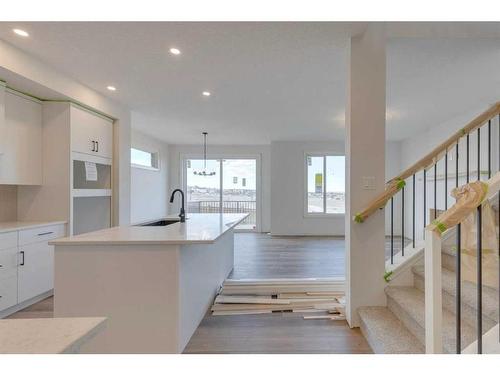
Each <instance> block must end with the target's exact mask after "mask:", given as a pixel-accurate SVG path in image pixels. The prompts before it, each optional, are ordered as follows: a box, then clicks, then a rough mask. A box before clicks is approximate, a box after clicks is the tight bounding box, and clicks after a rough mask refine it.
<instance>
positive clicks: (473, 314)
mask: <svg viewBox="0 0 500 375" xmlns="http://www.w3.org/2000/svg"><path fill="white" fill-rule="evenodd" d="M413 276H414V279H413V280H414V282H413V284H414V286H415V288H417V289H419V290H420V291H422V292H424V293H425V283H424V279H423V278H422V277H420V275H417V274H414V275H413ZM442 301H443V307H444V308H445V309H446V310H448V311H450V312H452V313H453V314H455V296H454V295H452V294H450V293H447V292H446V291H444V290H443V294H442ZM461 312H462V321H464V322H466V323H468V324H470V325H471V326H475V325H476V320H477V310H476V307H475V306H470V305H468V304H466V303H464V302H463V301H462V310H461ZM496 324H497V323H496V322H495V321H493V320H492V319H490V318H489V317H488V316H487V315H484V314H483V333H486V332H487V331H489V330H490V329H491V328H493V327H494V326H495V325H496Z"/></svg>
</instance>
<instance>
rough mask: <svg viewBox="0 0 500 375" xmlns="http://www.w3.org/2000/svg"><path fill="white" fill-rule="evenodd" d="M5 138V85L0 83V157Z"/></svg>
mask: <svg viewBox="0 0 500 375" xmlns="http://www.w3.org/2000/svg"><path fill="white" fill-rule="evenodd" d="M4 138H5V83H4V82H2V81H0V157H2V154H3V152H4V143H5V142H4Z"/></svg>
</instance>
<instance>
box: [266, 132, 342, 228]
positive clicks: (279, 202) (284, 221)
mask: <svg viewBox="0 0 500 375" xmlns="http://www.w3.org/2000/svg"><path fill="white" fill-rule="evenodd" d="M309 152H310V153H316V152H318V153H325V154H338V155H344V142H343V141H337V142H272V143H271V197H272V199H271V234H273V235H330V236H331V235H339V236H343V235H344V228H345V223H344V215H335V216H333V215H332V216H330V215H329V216H325V217H311V216H306V215H304V204H305V178H306V177H305V173H306V172H305V159H304V157H305V154H306V153H309Z"/></svg>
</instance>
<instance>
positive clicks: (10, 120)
mask: <svg viewBox="0 0 500 375" xmlns="http://www.w3.org/2000/svg"><path fill="white" fill-rule="evenodd" d="M0 88H1V89H2V90H3V92H2V93H0V96H3V101H4V117H3V119H0V139H1V144H0V184H11V185H41V184H42V104H41V102H40V101H38V100H37V99H34V98H31V97H28V96H26V95H23V94H20V93H17V92H15V91H11V90H9V89H5V88H4V87H0ZM0 101H1V99H0ZM0 107H1V104H0ZM1 112H2V110H0V115H2V113H1Z"/></svg>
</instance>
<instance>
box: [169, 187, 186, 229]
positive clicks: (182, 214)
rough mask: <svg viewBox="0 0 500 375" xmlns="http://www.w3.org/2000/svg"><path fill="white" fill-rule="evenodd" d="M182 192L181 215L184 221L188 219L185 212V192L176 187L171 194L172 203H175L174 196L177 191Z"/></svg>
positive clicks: (182, 221)
mask: <svg viewBox="0 0 500 375" xmlns="http://www.w3.org/2000/svg"><path fill="white" fill-rule="evenodd" d="M177 192H179V193H181V196H182V206H181V212H180V213H179V217H180V218H181V223H184V222H185V221H186V213H185V212H184V192H183V191H182V190H181V189H175V190H174V191H173V192H172V195H171V196H170V203H174V197H175V193H177Z"/></svg>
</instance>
